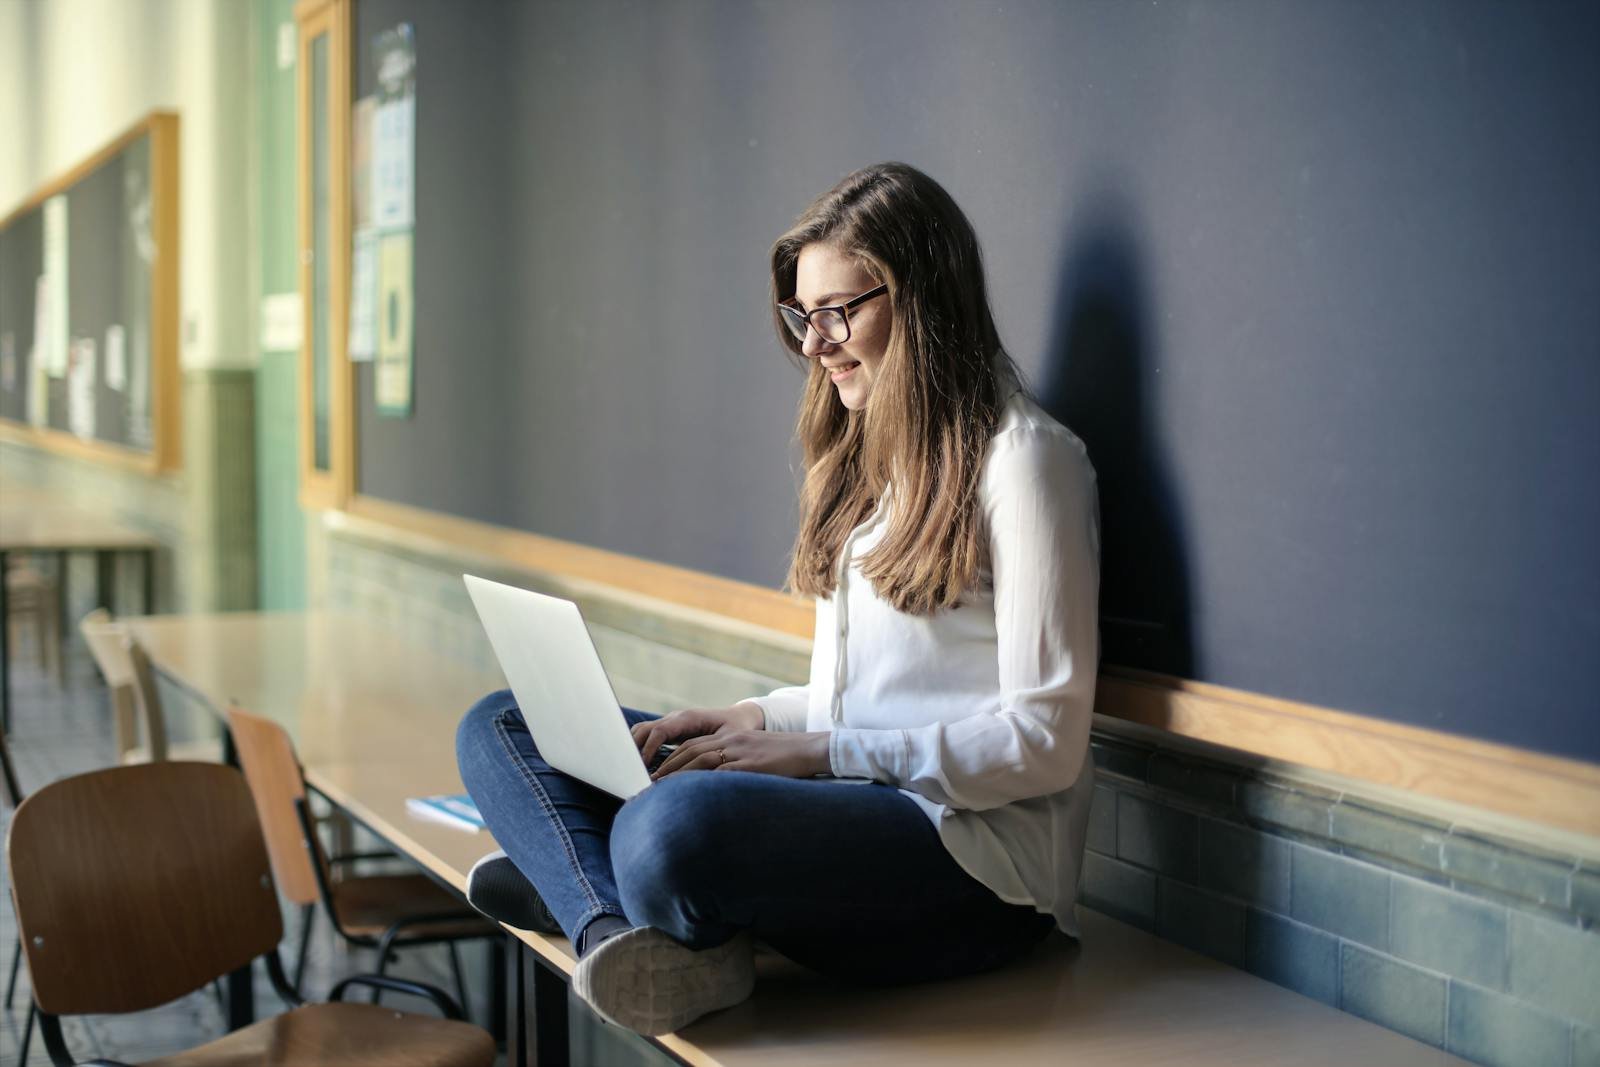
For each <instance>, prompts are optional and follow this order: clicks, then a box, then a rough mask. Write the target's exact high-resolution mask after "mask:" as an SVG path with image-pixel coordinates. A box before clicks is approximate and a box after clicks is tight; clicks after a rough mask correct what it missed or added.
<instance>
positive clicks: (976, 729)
mask: <svg viewBox="0 0 1600 1067" xmlns="http://www.w3.org/2000/svg"><path fill="white" fill-rule="evenodd" d="M979 491H980V495H981V500H982V505H983V512H984V517H985V518H986V519H987V522H988V531H989V538H990V548H991V556H992V567H991V568H990V569H986V570H984V571H983V572H982V573H981V574H980V583H979V587H978V588H976V589H970V590H968V591H967V592H965V593H964V594H963V595H962V606H961V607H959V608H957V609H955V610H953V611H951V610H946V611H942V612H940V613H938V614H937V615H935V616H933V617H931V618H929V617H919V616H913V615H908V614H905V613H902V612H899V611H896V610H895V609H894V608H893V607H892V606H891V605H890V604H889V603H888V602H887V601H885V600H883V599H881V598H880V597H879V596H878V595H877V593H876V592H875V591H874V590H873V588H872V583H871V582H870V581H868V580H867V579H866V578H864V577H863V576H862V574H861V571H860V568H859V566H858V565H857V562H856V561H857V559H858V558H859V557H860V556H862V555H864V554H865V553H866V552H867V551H868V550H869V549H871V548H872V546H873V545H874V544H876V543H877V542H878V541H879V540H880V539H881V538H882V536H883V534H884V532H885V530H886V529H887V526H888V508H889V505H890V504H891V497H892V492H890V491H885V493H884V494H883V497H882V499H881V500H880V501H879V503H878V507H877V509H876V510H875V511H874V512H873V514H872V515H871V516H869V517H868V518H867V520H866V521H865V522H863V523H862V524H861V525H860V526H858V527H856V528H855V529H854V530H852V531H851V533H850V535H849V536H848V538H847V539H846V540H845V543H844V551H843V552H842V553H841V575H840V581H839V584H838V586H837V587H836V589H835V590H834V593H833V595H832V596H831V597H829V598H822V597H818V598H817V623H816V636H815V638H814V643H813V645H812V652H811V677H810V681H809V682H808V683H807V684H806V685H799V686H786V687H784V688H782V689H778V690H775V691H774V692H772V693H769V694H768V695H766V696H764V697H755V698H752V699H751V700H750V701H748V702H749V703H753V704H756V705H758V706H759V707H760V708H761V709H762V714H763V717H764V720H765V725H766V728H767V729H768V730H809V731H822V730H826V731H830V732H831V733H832V737H831V738H829V748H828V754H829V760H830V762H831V764H832V770H833V774H834V775H835V776H836V777H839V778H865V779H873V780H875V781H879V782H886V783H888V784H890V785H893V786H896V787H898V788H899V790H900V792H902V793H904V794H905V795H906V796H908V797H910V798H911V799H912V800H914V801H916V802H917V804H918V805H919V806H920V807H921V808H922V810H923V811H924V812H926V813H927V815H928V817H929V818H930V819H932V820H933V823H934V825H935V827H937V829H938V831H939V836H940V839H941V840H942V841H943V842H944V844H945V847H946V848H948V849H949V850H950V853H951V855H952V856H953V857H954V858H955V860H956V862H958V863H959V864H960V865H961V867H962V868H963V869H964V870H965V871H966V872H967V873H968V874H970V875H972V876H973V877H974V878H976V879H977V880H978V881H980V882H982V883H983V884H984V885H986V886H988V887H989V888H990V889H992V890H993V891H994V892H995V893H996V894H997V895H998V896H999V897H1000V898H1001V899H1002V900H1005V901H1007V902H1009V903H1013V904H1031V905H1033V907H1034V908H1035V910H1037V911H1041V912H1047V913H1049V914H1051V915H1054V916H1055V918H1056V923H1057V925H1058V926H1059V927H1060V928H1061V929H1062V930H1063V931H1065V932H1066V933H1068V934H1071V935H1073V936H1074V937H1076V936H1077V935H1078V923H1077V917H1076V915H1075V914H1074V911H1073V905H1074V903H1075V901H1076V899H1077V885H1078V872H1079V869H1080V867H1081V866H1082V862H1083V848H1084V841H1085V839H1086V837H1087V834H1088V824H1089V805H1090V802H1091V800H1092V798H1093V793H1094V761H1093V759H1091V758H1090V755H1089V726H1090V722H1091V719H1092V717H1093V709H1094V686H1095V677H1096V674H1097V669H1098V662H1099V653H1100V632H1099V617H1098V609H1099V593H1100V506H1099V498H1098V496H1097V494H1096V491H1095V472H1094V468H1093V466H1092V465H1091V464H1090V462H1089V456H1088V451H1087V450H1086V449H1085V448H1084V445H1083V442H1082V441H1080V440H1079V439H1078V438H1077V437H1076V436H1075V435H1074V434H1073V433H1072V432H1071V431H1070V430H1068V429H1067V428H1066V427H1065V426H1063V425H1061V423H1059V422H1057V421H1056V420H1055V419H1053V418H1051V417H1050V415H1049V414H1047V413H1046V412H1045V411H1044V410H1043V409H1041V408H1040V407H1039V406H1038V405H1037V404H1035V403H1034V402H1033V401H1032V400H1030V399H1029V398H1028V397H1027V396H1026V395H1025V394H1023V393H1021V392H1013V393H1012V395H1011V396H1010V397H1009V399H1008V400H1007V402H1006V405H1005V409H1004V413H1003V415H1002V417H1001V420H1000V424H999V427H998V428H997V430H996V432H995V436H994V439H993V442H992V443H991V446H990V449H989V453H988V455H987V457H986V459H985V461H984V469H983V473H982V479H981V483H980V489H979ZM846 564H848V566H846Z"/></svg>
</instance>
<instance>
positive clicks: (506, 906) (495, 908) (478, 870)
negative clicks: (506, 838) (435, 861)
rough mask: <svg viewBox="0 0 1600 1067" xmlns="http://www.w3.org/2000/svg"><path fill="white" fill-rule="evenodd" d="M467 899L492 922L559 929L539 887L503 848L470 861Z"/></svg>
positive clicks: (546, 930)
mask: <svg viewBox="0 0 1600 1067" xmlns="http://www.w3.org/2000/svg"><path fill="white" fill-rule="evenodd" d="M467 903H468V904H471V905H472V906H473V907H474V908H477V909H478V910H479V911H481V912H483V913H484V914H485V915H487V916H488V917H489V918H491V919H493V920H494V921H495V922H502V923H505V924H506V925H507V926H515V927H516V928H517V929H518V930H532V931H534V932H535V933H540V934H560V933H561V932H562V930H561V924H560V923H558V922H556V917H555V916H554V915H552V914H550V909H549V908H547V907H546V906H545V903H544V898H543V897H541V896H540V895H539V891H538V890H537V889H535V888H534V887H533V883H532V882H530V881H528V876H527V875H525V874H523V873H522V872H521V871H520V870H518V869H517V865H516V864H515V863H512V862H511V857H510V856H507V855H506V854H505V853H504V852H491V853H489V854H488V855H487V856H485V857H483V859H481V860H479V861H478V862H477V863H474V864H473V865H472V870H470V871H468V872H467Z"/></svg>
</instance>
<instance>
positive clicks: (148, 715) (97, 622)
mask: <svg viewBox="0 0 1600 1067" xmlns="http://www.w3.org/2000/svg"><path fill="white" fill-rule="evenodd" d="M78 632H79V633H81V634H82V635H83V640H84V643H85V644H87V645H88V646H89V653H90V655H92V656H93V657H94V661H95V664H96V665H97V666H98V667H99V668H100V674H101V676H102V677H103V678H105V680H106V686H107V688H109V689H110V690H111V715H112V726H113V730H114V733H115V738H116V740H115V743H116V749H117V760H118V762H120V763H159V762H161V761H162V760H167V759H180V760H182V759H189V760H204V761H206V762H210V763H218V762H221V760H222V743H221V742H220V741H218V740H216V739H212V740H202V741H179V742H176V743H174V742H171V741H169V740H168V739H167V719H166V714H165V712H164V711H163V709H162V707H161V692H160V690H159V689H157V688H156V680H155V672H154V671H153V670H152V669H151V667H150V659H149V657H148V656H146V655H145V653H144V649H143V648H141V647H139V643H138V642H137V641H135V640H134V639H133V636H132V635H131V634H130V633H128V629H127V627H125V626H123V625H122V624H121V623H118V622H115V621H113V620H112V618H111V614H110V612H108V611H106V610H105V609H104V608H96V609H95V610H93V611H91V612H89V614H87V615H85V616H84V617H83V621H82V622H80V623H79V624H78ZM141 724H142V725H143V733H144V741H143V743H141V742H140V739H139V734H140V726H141Z"/></svg>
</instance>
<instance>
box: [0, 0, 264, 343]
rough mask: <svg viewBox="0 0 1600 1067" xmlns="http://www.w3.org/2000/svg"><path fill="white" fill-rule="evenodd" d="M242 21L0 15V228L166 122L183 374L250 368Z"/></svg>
mask: <svg viewBox="0 0 1600 1067" xmlns="http://www.w3.org/2000/svg"><path fill="white" fill-rule="evenodd" d="M252 10H253V9H252V7H251V5H250V4H249V3H247V2H245V0H3V2H0V215H4V214H6V213H8V212H10V211H11V210H12V209H13V208H15V207H16V206H17V205H18V204H19V203H21V202H22V201H23V200H24V199H26V198H27V197H28V195H29V194H31V193H32V192H33V191H34V190H35V189H37V188H38V187H39V186H41V185H43V184H44V183H45V182H46V181H48V180H50V179H51V178H52V177H54V176H55V175H57V174H60V173H62V172H63V171H65V170H68V169H70V168H71V167H72V166H74V165H75V164H77V163H78V162H79V161H80V160H82V159H83V158H85V157H86V156H88V155H89V154H90V153H92V152H94V151H95V150H96V149H97V148H99V147H100V146H101V145H103V144H105V143H106V142H107V141H110V140H111V139H112V138H114V137H116V136H117V135H118V134H119V133H121V132H122V131H124V130H126V129H127V128H128V127H129V126H132V125H133V124H134V123H135V122H137V121H138V120H139V119H140V118H142V117H143V116H144V115H146V114H147V113H149V112H150V111H152V110H154V109H156V108H165V109H170V110H174V111H177V112H178V115H179V120H180V122H179V126H180V130H181V142H180V149H179V152H180V158H181V165H180V179H179V181H180V185H181V194H180V207H179V214H180V219H181V221H180V237H179V241H180V246H181V247H180V253H179V274H180V282H179V286H180V296H179V300H180V303H181V307H182V321H183V333H182V336H183V344H182V347H181V349H180V360H181V362H182V364H183V365H184V366H185V367H189V368H202V367H229V366H249V365H251V364H252V363H253V361H254V358H255V356H254V345H252V344H251V343H250V341H251V338H250V326H251V323H252V322H253V316H252V314H251V311H250V303H251V301H250V289H249V280H250V275H249V262H250V249H249V246H248V236H249V227H248V212H249V211H250V210H251V205H252V204H253V202H254V197H253V196H252V195H251V191H250V190H251V182H252V181H253V180H254V174H253V170H252V168H251V167H250V165H249V161H248V156H247V152H248V149H249V145H250V143H251V140H252V138H251V125H250V124H251V122H253V121H254V117H255V109H254V108H253V107H251V106H250V89H251V85H252V80H251V79H252V69H253V68H252V63H253V55H254V48H253V45H252V38H251V33H252V26H251V24H252V22H253V19H252V18H251V14H252ZM13 148H15V151H13Z"/></svg>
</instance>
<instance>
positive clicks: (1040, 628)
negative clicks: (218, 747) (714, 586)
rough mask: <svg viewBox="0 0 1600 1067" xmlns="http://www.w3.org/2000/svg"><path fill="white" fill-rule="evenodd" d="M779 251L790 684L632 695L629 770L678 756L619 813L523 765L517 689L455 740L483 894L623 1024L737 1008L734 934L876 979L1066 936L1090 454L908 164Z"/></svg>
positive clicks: (1088, 707) (833, 205) (872, 179)
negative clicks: (798, 471)
mask: <svg viewBox="0 0 1600 1067" xmlns="http://www.w3.org/2000/svg"><path fill="white" fill-rule="evenodd" d="M771 271H772V290H773V301H774V305H775V306H774V309H773V313H772V314H773V318H774V325H775V327H776V330H777V334H778V337H779V340H780V341H781V342H782V344H783V345H784V346H785V348H786V349H787V350H788V351H789V352H790V353H791V354H793V356H794V357H796V362H797V363H799V364H800V365H801V366H803V367H805V368H806V379H805V385H804V395H803V397H802V399H801V401H800V405H799V407H800V410H799V424H798V429H797V436H798V438H799V440H800V443H801V445H802V447H803V451H804V460H805V482H804V487H803V490H802V497H801V501H800V528H799V531H798V534H797V536H796V540H795V546H794V555H793V560H792V563H791V566H790V570H789V575H788V585H789V587H790V588H792V589H794V590H796V591H798V592H800V593H802V594H804V595H808V596H812V597H814V598H815V601H816V636H815V644H814V646H813V651H812V658H811V674H810V680H809V682H808V683H807V684H806V685H802V686H788V687H785V688H782V689H779V690H777V691H775V692H772V693H769V694H766V695H765V696H756V697H753V698H751V699H749V700H745V701H741V702H740V703H738V704H735V705H733V706H732V707H721V708H688V709H683V710H678V711H673V712H672V713H670V714H668V715H665V716H659V717H658V716H654V715H650V714H646V713H644V712H639V711H634V710H631V709H624V715H625V716H626V717H627V721H628V724H629V726H630V727H631V729H632V732H633V737H634V740H635V741H636V742H637V743H638V745H639V750H640V756H641V759H643V760H645V762H646V764H647V765H655V764H656V760H657V759H658V758H659V750H660V748H661V746H662V745H664V744H667V743H676V744H677V746H678V747H677V748H676V750H675V751H673V752H672V753H671V755H670V756H667V757H666V758H665V759H662V760H660V762H659V764H658V765H655V769H654V771H653V773H652V778H653V779H654V781H653V784H652V785H651V786H649V787H648V788H646V789H644V790H643V791H642V792H640V793H639V794H638V795H637V796H635V797H633V798H632V799H631V800H629V801H627V802H626V803H623V802H622V801H619V800H617V799H616V798H615V797H612V796H609V795H607V794H605V793H603V792H601V791H599V790H596V789H594V788H592V787H590V786H588V785H586V784H584V783H583V782H581V781H578V780H577V779H574V778H572V777H570V776H568V775H566V774H563V773H562V772H560V771H557V770H555V769H554V768H552V767H551V766H550V765H549V764H548V763H546V762H545V761H544V760H543V759H541V758H540V756H539V752H538V749H537V748H536V747H535V745H534V743H533V739H532V738H531V737H530V735H529V733H528V729H527V726H526V724H525V723H524V722H523V718H522V715H521V713H520V712H519V710H518V709H517V706H516V703H515V701H514V700H513V699H512V697H511V694H510V693H508V692H500V693H494V694H491V695H489V696H487V697H485V698H484V699H483V700H481V701H480V702H479V703H478V704H477V705H476V706H474V707H473V708H472V709H471V710H470V711H469V712H468V713H467V715H466V718H465V719H464V720H463V721H462V723H461V727H460V730H459V732H458V735H457V752H458V756H459V762H460V767H461V776H462V779H463V780H464V781H465V783H466V785H467V789H468V790H469V791H470V792H471V794H472V796H473V798H474V799H475V800H476V801H477V803H478V806H479V808H480V810H481V811H482V812H483V816H484V819H485V821H486V822H487V823H488V827H489V830H490V831H491V832H492V833H493V834H494V837H495V840H496V841H497V842H498V843H499V845H500V846H501V847H502V848H503V849H504V851H505V855H504V856H503V857H498V858H495V859H493V860H491V861H490V862H489V863H486V864H480V867H479V869H478V870H475V871H474V881H475V883H477V884H476V885H475V886H474V887H473V888H474V890H475V894H474V895H475V899H479V900H480V901H481V900H482V899H484V894H485V893H487V894H489V895H490V896H494V895H495V894H497V893H498V896H499V899H500V902H501V903H500V904H499V905H498V906H497V907H496V908H495V909H494V910H495V911H496V912H498V916H497V917H500V918H502V919H506V920H507V921H511V922H513V924H514V925H518V926H522V927H525V928H544V929H548V930H550V931H551V932H554V931H555V929H557V928H559V930H560V931H562V932H564V933H565V934H566V935H567V936H569V937H570V938H571V939H572V942H573V945H574V947H575V948H576V950H577V952H578V954H579V962H578V967H577V972H576V974H575V976H574V987H575V988H576V989H577V990H578V993H579V995H580V996H582V997H583V998H584V999H585V1000H586V1001H587V1002H588V1003H589V1004H590V1005H591V1006H592V1007H593V1008H594V1009H595V1010H596V1011H597V1012H598V1013H599V1014H600V1015H601V1016H602V1017H603V1018H606V1019H608V1020H610V1021H611V1022H614V1023H618V1024H620V1025H623V1026H626V1027H629V1028H630V1029H633V1030H635V1031H638V1032H640V1033H646V1034H659V1033H665V1032H668V1031H670V1030H676V1029H678V1028H680V1027H682V1026H684V1025H686V1024H688V1023H689V1022H691V1021H693V1020H694V1019H696V1018H698V1017H699V1016H701V1015H704V1014H705V1013H706V1012H709V1011H715V1010H717V1009H719V1008H724V1007H727V1006H729V1005H732V1004H735V1003H737V1002H739V1001H740V1000H743V999H744V998H745V997H747V996H749V995H750V992H751V990H752V988H753V985H754V968H753V964H752V949H751V939H752V938H756V939H759V940H761V941H763V942H764V943H766V944H767V945H769V946H771V947H772V948H773V949H775V950H776V951H778V952H780V953H782V954H784V955H785V956H788V957H790V958H792V959H794V960H795V961H797V962H799V963H802V964H804V965H806V966H808V967H812V968H815V969H817V970H819V971H823V972H826V973H828V974H832V975H836V976H840V977H843V978H848V979H850V980H854V981H861V982H868V983H886V982H904V981H918V980H926V979H935V978H942V977H949V976H954V975H960V974H970V973H973V972H976V971H981V970H985V969H988V968H993V967H997V966H1001V965H1004V964H1006V963H1007V962H1009V961H1011V960H1014V959H1016V958H1017V957H1019V956H1020V955H1022V954H1023V953H1025V952H1027V951H1028V950H1029V949H1030V948H1031V947H1032V946H1033V945H1035V944H1036V943H1038V942H1039V941H1040V940H1042V939H1043V938H1044V937H1045V936H1046V935H1047V934H1048V933H1049V931H1050V930H1051V929H1052V928H1053V927H1059V928H1060V929H1061V930H1062V931H1063V932H1065V933H1066V934H1069V935H1072V936H1074V937H1075V936H1077V934H1078V925H1077V920H1076V917H1075V915H1074V911H1073V906H1074V900H1075V897H1076V890H1077V882H1078V871H1079V867H1080V864H1081V862H1082V858H1083V847H1084V838H1085V836H1086V832H1087V825H1088V820H1089V804H1090V798H1091V796H1092V793H1093V779H1094V765H1093V762H1092V760H1091V759H1090V757H1089V726H1090V718H1091V711H1092V708H1093V704H1094V686H1095V675H1096V668H1097V660H1098V654H1099V631H1098V622H1097V601H1098V595H1099V557H1100V545H1099V505H1098V498H1097V496H1096V492H1095V474H1094V469H1093V467H1092V466H1091V465H1090V462H1089V458H1088V455H1087V453H1086V451H1085V449H1084V446H1083V444H1082V442H1081V441H1079V439H1078V438H1077V437H1075V436H1074V435H1073V434H1072V433H1071V432H1070V431H1068V430H1067V429H1066V428H1065V427H1064V426H1062V425H1061V424H1060V423H1059V422H1057V421H1056V420H1055V419H1053V418H1052V417H1051V416H1050V415H1048V414H1047V413H1046V412H1044V411H1043V410H1042V409H1041V408H1040V407H1039V406H1038V404H1037V403H1036V402H1035V400H1034V399H1033V398H1032V396H1031V395H1030V393H1029V392H1028V390H1027V389H1026V387H1025V386H1024V385H1023V383H1022V379H1021V375H1020V373H1019V372H1018V370H1017V368H1016V365H1015V364H1014V363H1013V362H1012V360H1011V358H1010V356H1009V355H1008V354H1007V353H1006V352H1005V351H1004V350H1003V349H1002V347H1001V345H1000V339H999V335H998V333H997V332H996V330H995V326H994V322H993V319H992V317H991V314H990V310H989V299H988V294H987V292H986V290H985V285H984V277H983V269H982V265H981V262H980V259H979V252H978V243H977V239H976V237H975V235H974V233H973V230H972V226H971V224H970V223H969V222H968V221H967V219H966V217H965V216H964V215H963V214H962V212H961V210H960V208H958V207H957V206H956V204H955V202H954V201H953V200H952V199H951V198H950V196H949V194H948V193H946V192H945V190H944V189H943V188H942V187H940V186H939V185H938V184H937V183H936V182H934V181H933V180H932V179H931V178H929V177H928V176H927V175H925V174H922V173H921V172H920V171H917V170H915V169H913V168H911V167H909V166H906V165H904V164H898V163H886V164H880V165H877V166H872V167H867V168H864V169H862V170H859V171H856V172H855V173H853V174H851V175H849V176H848V177H846V178H845V179H844V180H843V181H841V182H840V183H839V184H838V185H837V186H835V187H834V188H833V189H831V190H829V191H828V192H827V193H825V194H823V195H822V196H821V197H819V198H818V199H817V200H816V201H815V202H814V203H813V204H812V205H811V206H810V207H809V208H808V209H807V210H806V211H805V213H804V214H803V215H801V217H800V218H799V220H798V221H797V222H796V223H795V224H794V226H793V227H792V228H791V229H790V230H789V231H788V232H787V233H785V234H784V235H783V236H782V237H780V238H779V239H778V240H777V242H776V243H775V244H774V245H773V248H772V254H771ZM530 883H531V884H530ZM517 916H522V917H523V918H520V919H518V918H516V917H517Z"/></svg>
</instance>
